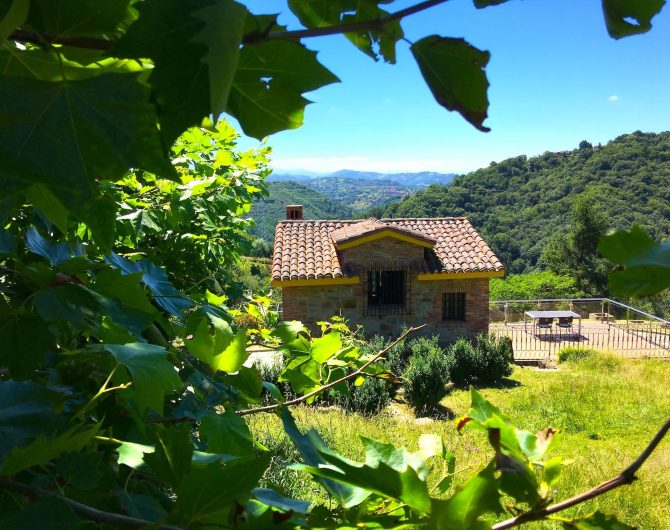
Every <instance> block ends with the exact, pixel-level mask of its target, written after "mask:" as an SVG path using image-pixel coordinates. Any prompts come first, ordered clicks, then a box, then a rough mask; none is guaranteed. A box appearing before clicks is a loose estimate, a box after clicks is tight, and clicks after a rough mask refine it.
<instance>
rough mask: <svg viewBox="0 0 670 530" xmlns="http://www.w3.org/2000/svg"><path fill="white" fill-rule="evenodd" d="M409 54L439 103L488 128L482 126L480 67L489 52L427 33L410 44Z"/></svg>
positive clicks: (485, 106)
mask: <svg viewBox="0 0 670 530" xmlns="http://www.w3.org/2000/svg"><path fill="white" fill-rule="evenodd" d="M412 54H413V55H414V59H416V62H417V64H418V65H419V69H420V70H421V75H423V78H424V79H425V80H426V83H427V84H428V88H430V91H431V92H432V93H433V96H434V97H435V99H436V100H437V102H438V103H439V104H440V105H442V106H443V107H444V108H446V109H447V110H455V111H457V112H459V113H460V114H461V116H463V117H464V118H465V119H466V120H468V121H469V122H470V123H471V124H472V125H474V126H475V127H476V128H477V129H479V130H480V131H483V132H488V131H490V129H489V128H488V127H485V126H484V125H483V123H484V120H485V119H486V116H487V112H488V108H489V100H488V96H487V94H486V92H487V89H488V87H489V82H488V79H487V78H486V72H485V70H484V69H485V68H486V65H487V64H488V62H489V59H490V57H491V54H490V53H489V52H486V51H482V50H478V49H477V48H475V47H474V46H472V45H471V44H469V43H468V42H466V41H465V40H463V39H452V38H448V37H440V36H437V35H431V36H428V37H424V38H423V39H421V40H419V41H417V42H415V43H414V44H412Z"/></svg>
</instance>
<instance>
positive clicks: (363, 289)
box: [272, 205, 505, 343]
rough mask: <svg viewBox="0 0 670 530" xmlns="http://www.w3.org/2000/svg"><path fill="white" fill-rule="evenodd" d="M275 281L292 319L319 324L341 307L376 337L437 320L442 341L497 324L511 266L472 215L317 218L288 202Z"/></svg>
mask: <svg viewBox="0 0 670 530" xmlns="http://www.w3.org/2000/svg"><path fill="white" fill-rule="evenodd" d="M286 210H287V215H286V217H287V220H285V221H280V222H279V223H278V224H277V227H276V229H275V241H274V251H273V259H272V285H273V286H275V287H280V288H281V290H282V301H283V304H282V306H283V318H284V319H285V320H300V321H302V322H304V323H305V324H306V325H307V326H309V327H310V328H314V327H316V322H318V321H322V320H328V319H329V318H330V317H332V316H333V315H335V314H341V315H342V316H344V317H345V318H347V319H348V320H350V321H351V322H352V323H355V324H362V325H363V327H364V330H365V333H366V335H374V334H380V335H384V336H396V335H398V334H399V333H400V331H401V329H402V327H403V326H413V325H420V324H425V323H427V324H428V326H427V328H425V330H424V334H427V335H433V334H439V336H440V342H442V343H448V342H452V341H453V340H455V339H457V338H458V337H463V336H471V335H473V334H474V333H477V332H487V331H488V311H489V279H490V278H494V277H500V276H503V275H504V273H505V270H504V268H503V266H502V263H500V260H499V259H498V258H497V257H496V255H495V254H494V253H493V251H492V250H491V249H490V248H489V247H488V245H487V244H486V243H485V242H484V240H483V239H482V237H481V236H480V235H479V234H478V233H477V232H476V231H475V229H474V228H473V227H472V225H471V224H470V222H469V221H468V220H467V219H465V218H463V217H441V218H423V219H381V220H378V219H365V220H343V221H311V220H305V219H303V215H302V206H300V205H290V206H287V207H286Z"/></svg>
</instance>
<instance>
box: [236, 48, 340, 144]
mask: <svg viewBox="0 0 670 530" xmlns="http://www.w3.org/2000/svg"><path fill="white" fill-rule="evenodd" d="M337 81H339V80H338V78H337V77H335V76H334V75H333V74H332V73H331V72H330V71H329V70H327V69H326V68H325V67H324V66H322V65H321V64H320V63H319V62H318V61H317V59H316V52H314V51H311V50H308V49H307V48H305V47H304V46H302V45H301V44H299V43H297V42H291V41H282V40H274V41H270V42H263V43H260V44H251V45H246V46H244V47H243V48H242V51H241V52H240V60H239V66H238V68H237V72H236V73H235V79H234V80H233V86H232V89H231V92H230V98H229V100H228V107H227V112H229V113H230V114H232V115H233V116H235V118H237V119H238V121H239V122H240V125H241V127H242V130H243V131H244V132H245V133H246V134H248V135H249V136H253V137H254V138H259V139H260V138H263V137H265V136H268V135H270V134H273V133H275V132H277V131H283V130H285V129H295V128H297V127H300V126H301V125H302V121H303V114H304V110H305V106H306V105H307V104H308V103H309V100H307V99H305V98H304V97H303V96H302V94H303V93H304V92H309V91H311V90H316V89H317V88H320V87H322V86H324V85H328V84H330V83H335V82H337Z"/></svg>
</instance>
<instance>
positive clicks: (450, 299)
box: [442, 293, 465, 322]
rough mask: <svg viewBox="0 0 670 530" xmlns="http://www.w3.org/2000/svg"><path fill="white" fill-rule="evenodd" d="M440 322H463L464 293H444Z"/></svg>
mask: <svg viewBox="0 0 670 530" xmlns="http://www.w3.org/2000/svg"><path fill="white" fill-rule="evenodd" d="M442 320H460V321H463V322H464V321H465V293H444V301H443V303H442Z"/></svg>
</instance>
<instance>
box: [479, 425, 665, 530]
mask: <svg viewBox="0 0 670 530" xmlns="http://www.w3.org/2000/svg"><path fill="white" fill-rule="evenodd" d="M668 431H670V418H668V419H667V420H666V422H665V423H664V424H663V426H662V427H661V428H660V429H659V431H658V432H657V433H656V435H655V436H654V438H653V439H652V440H651V442H649V445H647V447H646V448H645V449H644V451H642V453H640V456H638V457H637V458H636V459H635V461H634V462H633V463H632V464H631V465H629V466H628V467H627V468H626V469H624V470H623V471H622V472H621V473H619V475H617V476H616V477H614V478H612V479H610V480H606V481H605V482H603V483H602V484H599V485H598V486H596V487H595V488H593V489H591V490H589V491H586V492H584V493H580V494H579V495H576V496H574V497H572V498H570V499H567V500H565V501H562V502H558V503H556V504H552V505H550V506H547V507H546V508H542V509H541V510H532V511H530V512H526V513H524V514H522V515H519V516H518V517H513V518H512V519H508V520H506V521H502V522H500V523H498V524H495V525H493V527H492V530H505V529H506V528H513V527H515V526H519V525H520V524H522V523H528V522H530V521H539V520H540V519H546V518H547V517H548V516H549V515H552V514H554V513H557V512H560V511H563V510H566V509H567V508H571V507H572V506H575V505H577V504H581V503H583V502H586V501H588V500H590V499H593V498H595V497H598V496H599V495H602V494H603V493H606V492H608V491H611V490H613V489H615V488H618V487H619V486H623V485H625V484H630V483H631V482H633V481H634V480H635V479H636V478H637V477H636V476H635V473H637V471H638V469H640V467H642V464H644V463H645V461H646V460H647V458H649V455H651V453H653V452H654V450H655V449H656V447H658V444H659V443H661V440H663V437H664V436H665V435H666V434H667V433H668Z"/></svg>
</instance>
